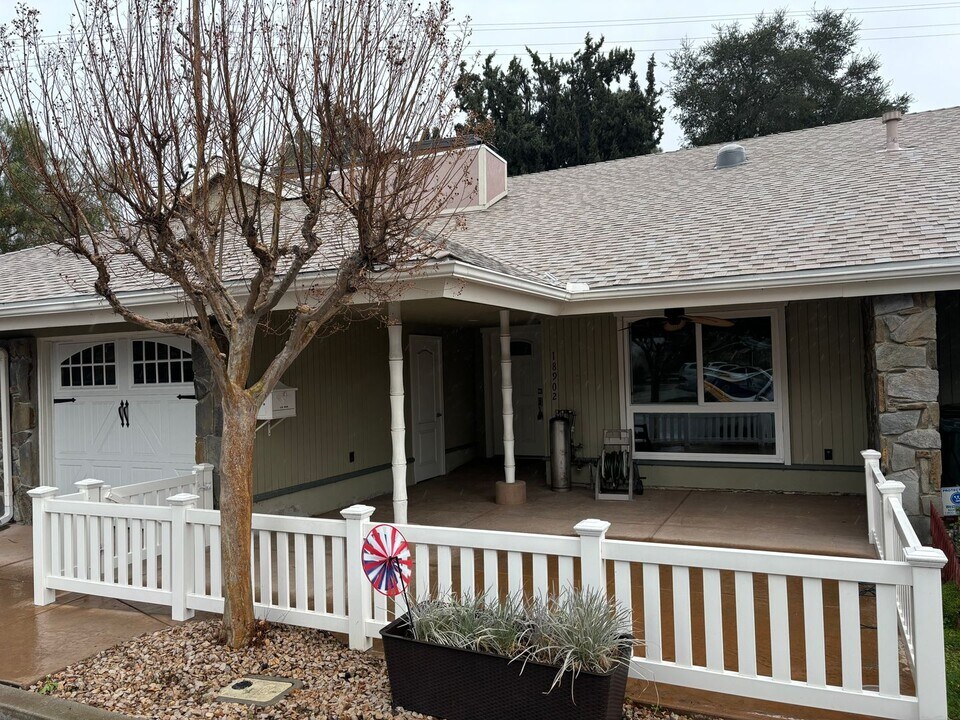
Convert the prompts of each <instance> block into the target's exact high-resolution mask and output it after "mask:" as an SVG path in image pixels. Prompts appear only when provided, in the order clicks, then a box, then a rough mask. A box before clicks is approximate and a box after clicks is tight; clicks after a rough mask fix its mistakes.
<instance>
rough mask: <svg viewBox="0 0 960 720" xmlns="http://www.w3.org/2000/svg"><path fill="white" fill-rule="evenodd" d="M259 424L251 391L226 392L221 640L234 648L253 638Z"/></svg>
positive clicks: (223, 459) (221, 458) (221, 507)
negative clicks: (252, 573)
mask: <svg viewBox="0 0 960 720" xmlns="http://www.w3.org/2000/svg"><path fill="white" fill-rule="evenodd" d="M256 422H257V406H256V405H255V403H254V401H253V399H252V398H251V397H250V395H249V394H248V393H247V392H246V391H244V390H239V389H235V388H234V389H231V390H228V392H227V397H224V398H223V439H222V446H221V452H220V566H221V568H222V572H223V599H224V603H223V626H222V629H221V634H220V638H221V640H222V641H223V642H224V643H225V644H226V645H229V646H230V647H232V648H241V647H245V646H246V645H248V644H249V643H250V640H251V639H252V637H253V627H254V618H253V586H252V584H251V578H250V524H251V516H252V513H253V445H254V439H255V437H256Z"/></svg>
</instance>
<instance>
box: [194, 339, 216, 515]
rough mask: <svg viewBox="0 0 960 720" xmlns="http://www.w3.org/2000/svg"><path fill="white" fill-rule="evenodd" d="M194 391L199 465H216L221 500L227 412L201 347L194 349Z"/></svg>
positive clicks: (197, 346) (214, 486) (214, 484)
mask: <svg viewBox="0 0 960 720" xmlns="http://www.w3.org/2000/svg"><path fill="white" fill-rule="evenodd" d="M191 354H192V356H193V387H194V393H195V394H196V396H197V462H201V463H210V464H211V465H213V468H214V470H213V495H214V498H216V500H217V503H218V504H219V499H220V445H221V439H222V436H223V409H222V407H221V403H220V392H219V391H218V390H217V386H216V383H215V382H214V380H213V374H212V372H211V370H210V362H209V360H208V359H207V355H206V353H204V352H203V350H202V349H201V348H200V346H199V345H197V343H193V345H192V347H191Z"/></svg>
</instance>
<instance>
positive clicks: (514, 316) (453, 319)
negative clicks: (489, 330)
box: [401, 298, 540, 328]
mask: <svg viewBox="0 0 960 720" xmlns="http://www.w3.org/2000/svg"><path fill="white" fill-rule="evenodd" d="M501 309H502V308H499V307H496V306H494V305H483V304H480V303H472V302H467V301H465V300H452V299H450V298H432V299H429V300H408V301H405V302H403V303H402V304H401V317H402V321H403V323H404V324H406V323H410V324H415V323H416V324H420V323H423V324H432V325H442V326H450V327H463V326H467V327H478V328H480V327H491V326H498V325H499V324H500V315H499V313H500V310H501ZM539 318H540V316H539V315H537V314H536V313H531V312H521V311H519V310H511V311H510V322H511V324H513V325H528V324H534V323H538V322H539Z"/></svg>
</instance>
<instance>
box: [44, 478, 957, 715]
mask: <svg viewBox="0 0 960 720" xmlns="http://www.w3.org/2000/svg"><path fill="white" fill-rule="evenodd" d="M881 477H882V476H881ZM95 483H96V481H93V482H92V483H91V482H90V481H87V482H86V485H84V486H83V488H84V489H83V491H82V493H81V494H80V495H72V496H70V498H71V499H69V500H68V499H61V498H58V497H57V489H56V488H37V489H35V490H32V491H31V492H30V494H31V495H32V496H33V502H34V523H35V524H34V566H35V580H34V582H35V585H34V587H35V602H36V603H37V604H39V605H44V604H48V603H51V602H53V601H54V599H55V596H56V591H58V590H62V591H75V592H82V593H88V594H92V595H99V596H104V597H115V598H121V599H126V600H133V601H147V602H154V603H160V604H164V605H169V606H170V607H171V614H172V616H173V618H174V619H177V620H183V619H187V618H189V617H191V616H192V615H193V613H194V611H198V610H202V611H210V612H222V609H223V597H222V591H221V587H222V585H221V567H220V513H219V512H218V511H215V510H212V509H200V508H198V507H197V502H198V500H199V498H198V497H197V495H196V493H194V494H187V493H180V494H175V495H173V496H172V497H167V498H166V499H165V505H164V506H151V505H147V504H144V505H133V504H115V503H112V502H98V501H97V500H98V496H97V492H95V489H96V485H95ZM887 502H888V503H889V504H891V505H893V503H892V502H890V501H887ZM870 510H871V511H872V510H873V507H872V504H871V507H870ZM373 511H374V510H373V508H371V507H368V506H364V505H355V506H352V507H350V508H347V509H345V510H343V511H342V513H341V515H342V517H343V519H342V520H332V519H314V518H300V517H287V516H274V515H261V514H255V515H254V516H253V533H252V537H251V548H252V557H251V570H252V575H253V585H254V600H255V611H256V614H257V616H258V617H262V618H266V619H269V620H271V621H274V622H283V623H289V624H294V625H300V626H305V627H312V628H317V629H322V630H328V631H332V632H340V633H344V634H346V635H348V637H349V642H350V646H351V647H353V648H355V649H361V650H364V649H368V648H369V647H370V646H371V644H372V640H373V639H374V638H377V637H379V634H378V633H379V630H380V628H382V627H383V626H384V625H385V624H387V623H388V622H389V621H390V620H391V619H392V618H394V617H395V616H396V615H397V613H402V612H403V600H402V599H400V600H399V601H395V600H393V599H390V600H387V599H386V598H384V597H383V596H382V595H379V594H378V593H376V592H374V591H373V589H372V587H371V586H370V584H369V583H368V582H367V580H366V578H365V576H364V575H363V572H362V567H361V563H360V548H361V545H362V543H363V538H364V537H365V535H366V534H367V532H368V531H369V530H370V529H371V528H372V527H373V526H374V525H375V524H376V523H375V522H373V521H372V519H371V516H372V514H373ZM891 515H892V517H893V519H894V522H895V523H901V522H902V521H901V520H900V516H901V515H902V508H901V512H900V513H899V514H898V513H897V512H896V509H895V508H892V509H891ZM903 521H905V516H904V518H903ZM608 527H609V523H607V522H604V521H601V520H584V521H583V522H581V523H579V524H578V525H576V527H575V528H574V531H575V532H576V535H575V536H555V535H537V534H532V533H511V532H495V531H487V530H467V529H460V528H446V527H430V526H421V525H401V526H399V528H400V530H401V531H402V532H403V534H404V535H405V537H406V538H407V540H408V541H409V542H410V544H411V545H412V547H413V550H414V563H415V566H414V581H413V586H412V588H411V592H412V593H414V594H416V595H418V596H422V595H424V594H425V593H427V592H431V593H439V594H441V595H442V594H444V593H450V592H456V593H469V592H486V593H490V594H496V595H499V596H504V595H507V594H520V593H523V594H524V595H525V596H527V597H531V596H535V595H536V594H538V593H546V592H556V591H557V590H558V589H559V588H563V587H565V586H573V587H588V588H589V587H592V588H603V589H605V590H606V591H607V592H608V593H609V594H610V595H611V596H612V597H615V598H616V599H617V600H618V601H619V602H621V603H622V604H623V605H624V606H625V607H626V608H629V609H630V612H631V615H632V626H633V627H632V629H633V632H634V634H635V635H636V637H637V638H638V639H639V642H638V644H637V646H636V647H635V651H634V652H635V653H636V654H635V656H634V658H633V660H632V667H631V674H632V675H633V676H634V677H641V678H645V679H647V680H652V681H656V682H664V683H668V684H672V685H681V686H687V687H692V688H701V689H704V690H709V691H715V692H722V693H728V694H732V695H740V696H745V697H752V698H759V699H765V700H773V701H780V702H786V703H793V704H799V705H807V706H811V707H818V708H825V709H833V710H839V711H843V712H850V713H858V714H865V715H875V716H879V717H885V718H903V719H904V720H907V719H910V720H935V719H936V720H941V719H942V718H945V717H946V699H945V694H946V692H945V687H946V685H945V676H944V659H943V627H942V613H941V606H940V595H939V587H940V567H941V566H942V564H943V562H944V559H943V556H942V555H941V554H939V553H938V551H934V550H932V549H930V548H922V547H919V546H916V547H914V546H913V545H912V544H911V543H912V542H913V539H914V538H915V535H914V536H912V537H908V538H907V541H906V542H904V541H903V540H901V541H900V545H901V546H902V547H901V548H900V549H899V550H897V551H896V552H897V553H899V555H897V556H896V557H891V556H890V555H885V557H886V558H887V559H884V560H866V559H853V558H839V557H825V556H812V555H798V554H790V553H776V552H758V551H748V550H731V549H720V548H709V547H699V546H681V545H668V544H662V543H642V542H627V541H618V540H608V539H607V538H606V532H607V529H608ZM906 527H909V523H907V525H906ZM903 532H904V533H906V532H907V531H906V529H905V528H904V529H903ZM910 532H912V530H911V531H910ZM890 547H893V546H890ZM898 547H899V546H898ZM901 629H902V636H903V640H904V642H903V647H904V648H905V649H906V651H907V652H906V655H907V657H908V658H909V660H910V662H909V670H908V671H907V672H903V671H902V668H901V662H900V648H901ZM910 675H912V678H913V683H912V684H913V685H914V686H915V692H913V688H911V687H910V685H911V683H910V682H909V676H910ZM905 678H906V682H905V683H904V682H902V681H903V680H904V679H905Z"/></svg>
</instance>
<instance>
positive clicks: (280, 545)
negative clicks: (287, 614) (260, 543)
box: [277, 532, 290, 608]
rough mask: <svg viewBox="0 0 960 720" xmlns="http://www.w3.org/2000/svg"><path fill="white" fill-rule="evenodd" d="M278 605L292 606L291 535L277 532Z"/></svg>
mask: <svg viewBox="0 0 960 720" xmlns="http://www.w3.org/2000/svg"><path fill="white" fill-rule="evenodd" d="M277 606H278V607H281V608H288V607H290V536H289V535H288V534H287V533H285V532H280V533H277Z"/></svg>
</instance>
